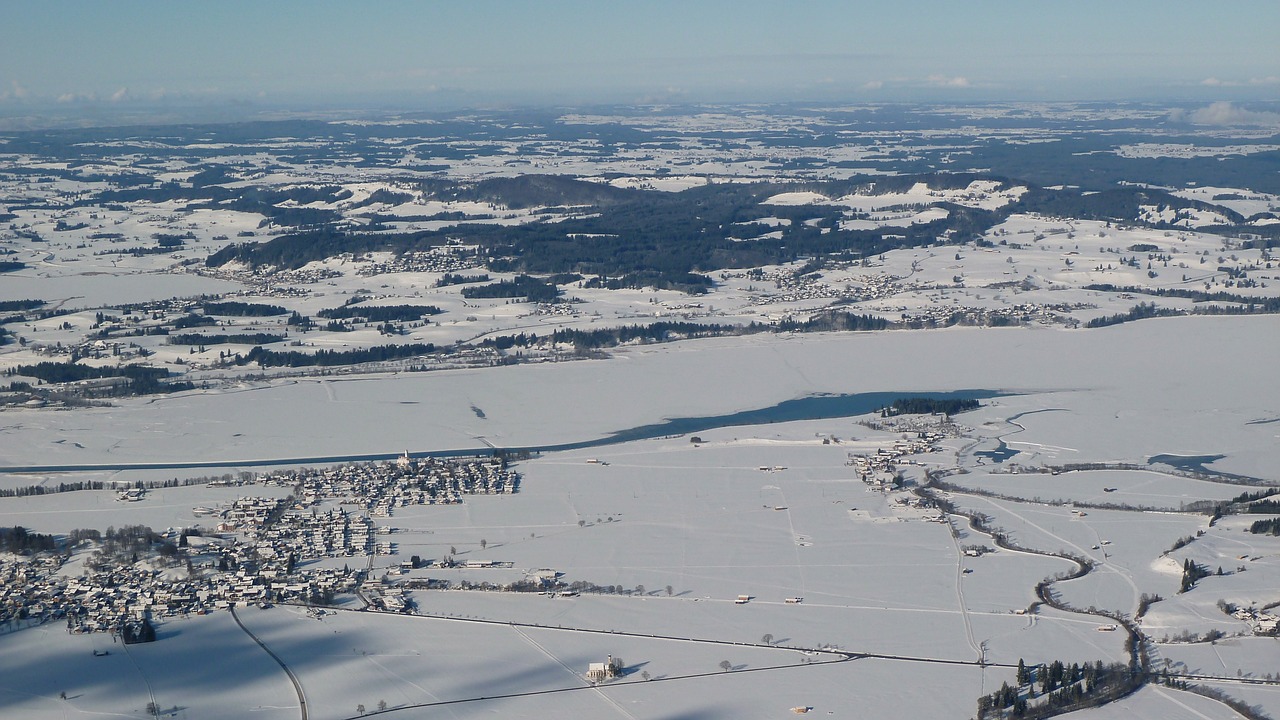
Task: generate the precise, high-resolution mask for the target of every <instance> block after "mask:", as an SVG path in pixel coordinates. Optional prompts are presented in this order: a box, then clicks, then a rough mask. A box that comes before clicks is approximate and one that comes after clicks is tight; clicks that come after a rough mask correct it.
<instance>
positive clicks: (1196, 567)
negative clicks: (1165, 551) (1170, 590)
mask: <svg viewBox="0 0 1280 720" xmlns="http://www.w3.org/2000/svg"><path fill="white" fill-rule="evenodd" d="M1212 574H1213V573H1211V572H1209V568H1207V567H1205V566H1204V565H1201V564H1200V563H1197V562H1195V561H1194V560H1192V559H1191V558H1187V559H1186V560H1183V561H1182V584H1181V585H1180V586H1179V588H1178V592H1180V593H1184V592H1186V591H1188V590H1190V589H1191V588H1193V587H1195V586H1196V583H1198V582H1200V581H1201V580H1202V579H1204V578H1207V577H1209V576H1210V575H1212Z"/></svg>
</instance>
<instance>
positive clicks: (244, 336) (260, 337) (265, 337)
mask: <svg viewBox="0 0 1280 720" xmlns="http://www.w3.org/2000/svg"><path fill="white" fill-rule="evenodd" d="M278 342H284V336H283V335H273V334H271V333H233V334H230V335H205V334H202V333H183V334H181V335H170V336H169V344H170V345H270V344H271V343H278Z"/></svg>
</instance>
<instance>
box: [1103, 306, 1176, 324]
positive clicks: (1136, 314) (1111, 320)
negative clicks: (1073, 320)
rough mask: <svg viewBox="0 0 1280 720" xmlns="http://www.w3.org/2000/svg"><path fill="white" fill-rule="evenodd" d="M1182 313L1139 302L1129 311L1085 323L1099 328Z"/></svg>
mask: <svg viewBox="0 0 1280 720" xmlns="http://www.w3.org/2000/svg"><path fill="white" fill-rule="evenodd" d="M1181 314H1182V313H1181V312H1180V311H1178V310H1174V309H1173V308H1162V307H1157V306H1156V304H1155V303H1145V302H1140V303H1138V304H1137V305H1134V306H1133V307H1132V308H1131V309H1130V310H1129V312H1124V313H1118V314H1116V315H1107V316H1105V317H1100V318H1094V319H1092V320H1090V321H1089V322H1087V323H1085V324H1084V326H1085V327H1087V328H1100V327H1107V326H1109V325H1119V324H1121V323H1127V322H1130V321H1132V320H1143V319H1146V318H1153V317H1168V316H1170V315H1181Z"/></svg>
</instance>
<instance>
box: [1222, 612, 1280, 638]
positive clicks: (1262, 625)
mask: <svg viewBox="0 0 1280 720" xmlns="http://www.w3.org/2000/svg"><path fill="white" fill-rule="evenodd" d="M1231 615H1232V616H1233V617H1235V618H1237V619H1239V620H1243V621H1245V622H1247V623H1249V626H1250V627H1251V628H1253V632H1254V633H1255V634H1257V635H1275V634H1276V633H1277V631H1280V616H1277V615H1276V614H1275V613H1272V612H1269V611H1267V610H1265V609H1264V610H1259V609H1258V608H1252V607H1242V608H1236V610H1235V612H1233V613H1231Z"/></svg>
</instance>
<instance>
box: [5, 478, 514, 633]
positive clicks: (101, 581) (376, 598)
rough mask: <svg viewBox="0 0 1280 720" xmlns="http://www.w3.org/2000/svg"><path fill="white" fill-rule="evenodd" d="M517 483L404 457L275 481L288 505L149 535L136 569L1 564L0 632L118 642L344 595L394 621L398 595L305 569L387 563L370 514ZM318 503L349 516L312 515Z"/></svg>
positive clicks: (238, 503) (18, 560)
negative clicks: (71, 570)
mask: <svg viewBox="0 0 1280 720" xmlns="http://www.w3.org/2000/svg"><path fill="white" fill-rule="evenodd" d="M518 479H519V476H518V474H517V473H515V472H514V471H512V470H509V469H507V468H506V466H505V463H504V462H503V461H502V460H500V459H490V458H484V459H478V458H472V459H450V460H441V459H435V458H423V459H418V460H414V459H410V458H409V457H407V456H405V457H402V458H400V459H399V460H398V461H396V462H388V463H363V464H356V465H344V466H340V467H336V468H328V469H321V470H301V471H290V472H278V473H272V474H270V475H268V476H266V477H265V478H264V481H265V482H267V483H269V484H276V485H285V486H288V487H292V488H294V490H295V496H294V497H290V498H269V497H242V498H238V499H236V500H234V501H231V502H229V503H226V504H224V505H222V506H219V507H218V508H216V509H215V508H197V509H196V510H197V514H200V515H205V516H211V517H212V518H213V520H215V522H216V524H215V525H214V527H213V528H211V529H210V530H208V531H206V532H209V533H210V534H211V535H210V536H209V537H203V536H202V535H200V534H199V533H198V532H196V533H190V532H189V531H182V530H174V529H170V530H168V531H166V532H165V533H162V534H160V535H158V536H153V537H156V538H158V542H160V543H161V544H162V545H163V546H164V547H163V548H162V552H161V553H160V555H161V558H160V559H157V558H156V557H154V554H153V553H150V552H148V553H143V554H145V555H147V557H144V558H142V559H141V562H140V561H139V557H138V554H136V553H135V554H134V555H133V556H132V559H130V558H129V556H128V555H125V556H121V557H106V556H104V555H103V554H102V553H98V554H97V555H95V556H92V557H91V558H90V559H89V561H87V562H86V563H85V567H86V572H85V573H84V574H83V575H79V576H76V575H71V574H68V573H65V572H63V563H64V562H65V559H66V558H65V557H64V556H52V555H35V556H32V557H21V556H8V557H4V558H0V624H6V623H9V624H11V623H14V622H17V621H22V620H26V621H29V622H47V621H50V620H60V619H65V620H66V622H67V629H68V631H70V632H121V630H122V628H125V627H126V626H129V625H132V624H134V623H138V622H140V621H141V620H143V619H159V618H164V617H171V616H174V615H182V614H200V613H206V612H209V611H211V610H215V609H219V608H225V607H227V606H228V605H230V604H232V603H259V604H265V603H271V602H283V601H297V602H317V601H319V602H324V601H327V600H328V599H331V598H332V597H333V596H334V595H336V594H338V593H344V592H360V593H361V595H362V597H364V598H365V599H366V600H367V601H368V602H369V603H370V604H371V605H373V606H374V607H378V608H381V609H387V610H403V609H405V608H406V601H405V599H404V597H403V592H402V591H401V590H397V589H394V588H391V587H384V586H383V585H382V584H381V583H377V582H374V583H373V584H372V585H368V584H366V585H361V580H362V579H363V577H364V574H365V573H364V572H363V571H362V570H351V569H350V568H348V567H343V568H341V569H338V568H331V567H317V566H315V565H314V564H310V565H308V566H306V567H302V564H303V563H304V561H308V560H316V559H319V558H335V557H353V558H366V557H369V556H372V555H392V554H394V553H395V551H396V548H395V545H394V544H393V543H391V542H389V541H385V540H383V541H380V540H379V539H378V533H379V530H378V529H377V528H376V527H375V526H374V524H373V520H372V519H371V517H370V516H371V515H390V514H391V513H392V510H393V508H395V507H400V506H404V505H410V504H434V503H442V504H443V503H458V502H461V497H462V495H467V494H476V493H487V494H497V493H512V492H515V491H516V489H517V486H518ZM325 501H329V502H332V501H337V502H338V503H340V504H347V503H350V504H355V505H356V506H357V509H355V510H347V509H345V508H342V507H330V508H328V509H321V508H320V507H318V506H319V505H320V504H321V503H322V502H325ZM382 530H383V532H388V529H386V528H383V529H382ZM188 535H190V537H188ZM196 538H199V543H198V544H199V546H200V549H198V550H197V549H196V545H197V540H196ZM187 540H190V541H191V546H190V547H187ZM361 565H363V563H361ZM161 566H163V567H162V568H161ZM184 566H185V567H184ZM509 566H510V563H500V562H497V561H479V560H477V561H472V562H468V563H465V567H509ZM363 590H369V592H363Z"/></svg>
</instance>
